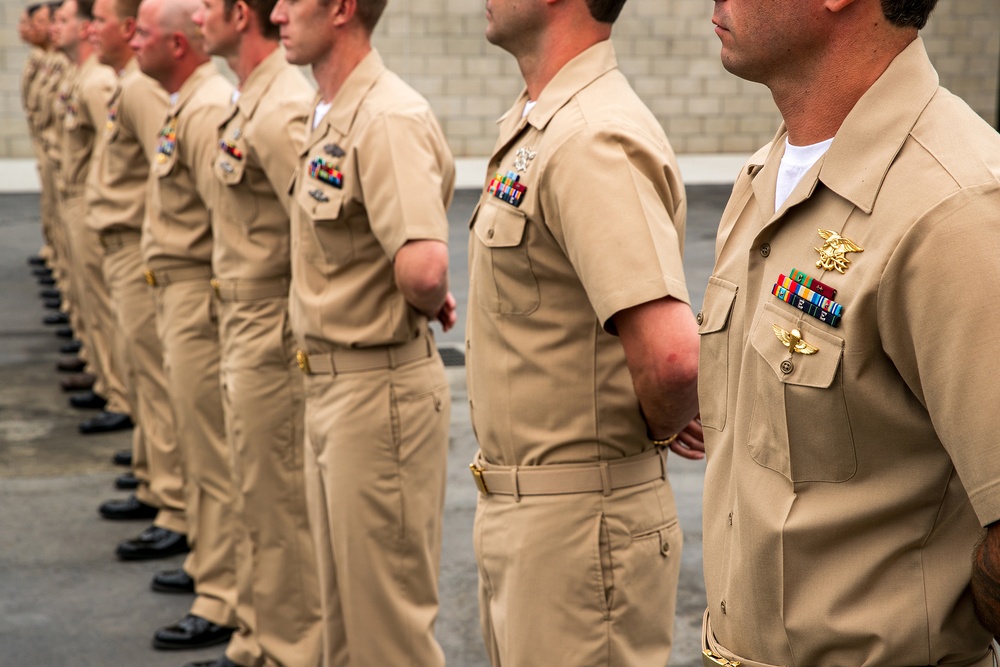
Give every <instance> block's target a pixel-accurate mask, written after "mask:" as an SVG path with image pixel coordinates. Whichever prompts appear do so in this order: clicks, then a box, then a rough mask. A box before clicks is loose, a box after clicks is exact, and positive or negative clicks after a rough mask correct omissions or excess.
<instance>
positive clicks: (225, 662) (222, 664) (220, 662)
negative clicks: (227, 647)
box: [184, 656, 243, 667]
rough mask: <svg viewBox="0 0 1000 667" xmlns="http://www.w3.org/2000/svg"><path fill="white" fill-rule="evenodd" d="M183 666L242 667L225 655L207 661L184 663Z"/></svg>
mask: <svg viewBox="0 0 1000 667" xmlns="http://www.w3.org/2000/svg"><path fill="white" fill-rule="evenodd" d="M184 667H243V666H242V665H241V664H239V663H238V662H233V661H232V660H230V659H229V658H227V657H226V656H222V657H221V658H218V659H216V660H209V661H207V662H204V661H203V662H189V663H188V664H186V665H184Z"/></svg>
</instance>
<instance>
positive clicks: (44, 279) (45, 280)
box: [38, 276, 56, 287]
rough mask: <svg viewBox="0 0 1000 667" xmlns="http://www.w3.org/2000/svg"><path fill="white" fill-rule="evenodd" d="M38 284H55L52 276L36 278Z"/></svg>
mask: <svg viewBox="0 0 1000 667" xmlns="http://www.w3.org/2000/svg"><path fill="white" fill-rule="evenodd" d="M38 284H39V285H41V286H42V287H52V286H53V285H55V284H56V279H55V278H53V277H52V276H41V277H40V278H39V279H38Z"/></svg>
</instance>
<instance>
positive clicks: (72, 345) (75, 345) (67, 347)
mask: <svg viewBox="0 0 1000 667" xmlns="http://www.w3.org/2000/svg"><path fill="white" fill-rule="evenodd" d="M81 349H83V343H81V342H80V341H78V340H71V341H70V342H68V343H64V344H63V345H60V346H59V352H60V353H62V354H76V353H78V352H79V351H80V350H81Z"/></svg>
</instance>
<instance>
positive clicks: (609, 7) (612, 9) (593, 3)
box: [587, 0, 625, 23]
mask: <svg viewBox="0 0 1000 667" xmlns="http://www.w3.org/2000/svg"><path fill="white" fill-rule="evenodd" d="M624 6H625V0H587V9H589V10H590V15H591V16H593V17H594V19H595V20H597V21H600V22H601V23H614V22H615V21H617V20H618V15H619V14H621V13H622V7H624Z"/></svg>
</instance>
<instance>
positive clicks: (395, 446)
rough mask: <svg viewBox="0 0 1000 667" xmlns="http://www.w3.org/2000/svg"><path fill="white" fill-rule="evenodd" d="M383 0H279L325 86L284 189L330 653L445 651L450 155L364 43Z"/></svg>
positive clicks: (407, 656) (333, 656) (295, 58)
mask: <svg viewBox="0 0 1000 667" xmlns="http://www.w3.org/2000/svg"><path fill="white" fill-rule="evenodd" d="M384 8H385V2H384V1H380V0H358V1H357V2H329V3H324V2H322V1H321V0H296V1H294V2H289V1H288V0H279V2H278V3H277V5H276V6H275V8H274V12H273V13H272V14H271V19H272V20H273V21H274V22H275V23H276V24H278V26H279V28H280V32H281V39H282V43H283V44H284V45H285V48H286V50H287V57H288V60H289V61H290V62H291V63H293V64H296V65H306V64H309V65H312V71H313V74H314V76H315V77H316V80H317V83H318V84H319V95H318V97H317V98H316V100H315V105H314V109H315V111H313V112H312V113H311V114H310V115H311V118H310V121H311V126H312V132H311V133H310V135H309V137H308V138H307V139H306V142H305V144H304V146H303V147H302V150H301V153H300V155H299V160H298V171H297V173H296V176H295V184H294V186H293V195H292V196H293V199H294V201H293V203H292V221H291V224H292V292H291V299H290V308H291V321H292V329H293V331H294V332H295V336H296V339H297V341H298V344H299V345H300V347H301V352H300V354H299V359H300V363H301V366H302V370H303V371H304V372H305V374H306V377H305V383H306V492H307V498H308V503H309V512H310V514H309V518H310V521H311V524H312V527H313V534H314V537H315V541H316V549H317V554H318V558H319V578H320V595H321V597H322V611H323V633H324V634H323V644H324V646H323V649H324V656H323V657H324V663H323V664H324V665H327V667H338V666H340V667H342V666H345V665H422V666H424V667H429V666H431V665H443V664H444V655H443V653H442V651H441V647H440V646H439V645H438V643H437V641H436V639H435V638H434V622H435V619H436V617H437V609H438V586H437V583H438V572H439V569H440V560H441V517H442V513H443V509H444V508H443V505H444V487H445V476H446V467H447V464H446V458H447V449H448V420H449V416H450V405H451V401H450V397H449V389H448V381H447V378H446V377H445V373H444V365H443V363H442V362H441V358H440V356H439V355H438V351H437V346H436V345H435V344H434V338H433V336H432V334H431V332H430V330H429V329H428V321H429V320H435V319H436V320H438V321H441V322H442V323H443V325H444V326H445V327H446V328H448V327H451V326H452V325H453V324H454V322H455V306H454V304H455V302H454V298H452V297H451V295H450V294H448V246H447V238H448V223H447V217H446V214H445V211H446V209H447V206H448V204H449V203H450V201H451V197H452V194H453V187H454V179H455V169H454V163H453V160H452V157H451V153H450V151H449V150H448V146H447V143H446V142H445V138H444V135H443V133H442V132H441V128H440V127H439V126H438V124H437V121H436V120H435V119H434V116H433V114H432V112H431V110H430V107H429V106H428V104H427V102H426V100H424V99H423V98H422V97H420V96H419V95H418V94H417V93H416V92H414V91H413V90H412V89H411V88H409V87H408V86H407V85H406V84H404V83H403V82H402V81H401V80H400V79H399V77H397V76H396V75H395V74H393V73H391V72H389V71H388V70H387V69H386V68H385V65H384V64H383V63H382V60H381V58H380V56H379V54H378V53H377V52H376V51H374V50H373V49H372V48H371V33H372V30H374V28H375V25H376V23H377V22H378V19H379V17H380V16H381V14H382V11H383V9H384Z"/></svg>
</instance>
